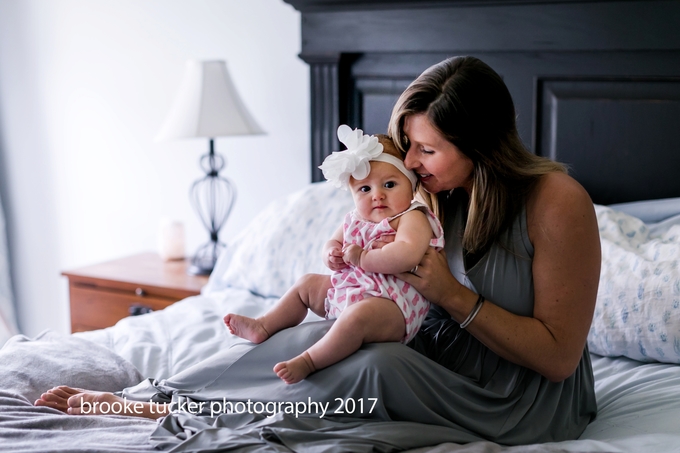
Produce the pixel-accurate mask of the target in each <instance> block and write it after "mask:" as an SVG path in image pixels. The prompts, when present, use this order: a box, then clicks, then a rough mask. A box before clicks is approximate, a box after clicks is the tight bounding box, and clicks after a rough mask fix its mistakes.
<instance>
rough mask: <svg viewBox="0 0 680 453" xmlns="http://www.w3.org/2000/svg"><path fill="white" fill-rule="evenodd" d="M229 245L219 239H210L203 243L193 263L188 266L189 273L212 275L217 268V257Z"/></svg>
mask: <svg viewBox="0 0 680 453" xmlns="http://www.w3.org/2000/svg"><path fill="white" fill-rule="evenodd" d="M226 247H227V246H226V245H224V244H222V243H221V242H218V241H210V242H207V243H205V244H203V245H202V246H201V247H200V248H199V249H198V250H197V251H196V254H195V255H194V257H193V258H192V259H191V265H190V266H189V267H188V268H187V274H189V275H210V274H211V273H212V271H213V269H214V268H215V263H217V258H218V257H219V255H220V253H221V252H222V251H223V250H224V249H225V248H226Z"/></svg>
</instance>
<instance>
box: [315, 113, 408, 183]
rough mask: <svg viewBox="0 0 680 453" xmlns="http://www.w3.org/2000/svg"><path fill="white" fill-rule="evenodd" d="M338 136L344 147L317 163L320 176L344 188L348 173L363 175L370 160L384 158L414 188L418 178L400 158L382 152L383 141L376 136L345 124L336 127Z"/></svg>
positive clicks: (359, 176)
mask: <svg viewBox="0 0 680 453" xmlns="http://www.w3.org/2000/svg"><path fill="white" fill-rule="evenodd" d="M338 140H340V142H342V144H343V145H345V146H346V147H347V149H346V150H345V151H334V152H333V153H332V154H331V155H330V156H328V157H326V159H324V161H323V164H321V165H320V166H319V168H320V169H321V171H322V172H323V176H324V177H325V178H326V179H327V180H328V181H329V182H331V183H333V185H335V187H338V188H341V189H345V190H347V187H349V177H350V176H352V177H353V178H354V179H356V180H357V181H361V180H362V179H365V178H366V177H367V176H368V174H369V173H370V172H371V164H370V163H369V162H371V161H378V162H387V163H388V164H392V165H394V166H395V167H397V169H398V170H399V171H401V172H402V173H403V174H404V175H406V177H407V178H408V180H409V181H411V188H412V189H413V190H415V189H416V183H417V182H418V178H417V177H416V175H415V173H413V172H412V171H411V170H408V169H407V168H406V167H405V166H404V162H402V161H401V160H400V159H398V158H396V157H394V156H392V155H390V154H387V153H383V145H382V144H381V143H380V142H379V141H378V137H375V136H373V135H366V134H364V131H362V130H361V129H354V130H352V128H350V127H349V126H348V125H346V124H342V125H340V127H338Z"/></svg>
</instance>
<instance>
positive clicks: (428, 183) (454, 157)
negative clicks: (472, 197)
mask: <svg viewBox="0 0 680 453" xmlns="http://www.w3.org/2000/svg"><path fill="white" fill-rule="evenodd" d="M404 133H405V134H406V136H407V137H408V140H409V143H410V146H409V149H408V150H407V153H406V158H405V159H404V164H405V165H406V168H408V169H410V170H413V171H414V172H416V174H417V175H418V177H419V179H420V182H421V184H422V185H423V187H424V188H425V190H427V191H428V192H429V193H437V192H442V191H445V190H447V191H448V190H451V189H457V188H459V187H462V188H464V189H465V190H466V191H467V192H468V193H470V190H471V189H472V171H473V169H474V166H473V164H472V160H471V159H470V158H469V157H467V156H466V155H465V154H463V153H462V152H461V151H460V150H459V149H458V148H457V147H456V145H454V144H453V143H451V142H449V141H448V140H446V139H445V138H444V137H442V135H441V134H440V133H439V132H438V131H437V130H436V129H435V128H434V127H433V126H432V124H431V123H430V120H429V119H428V118H427V116H425V115H424V114H422V113H419V114H416V115H410V116H407V117H406V118H404Z"/></svg>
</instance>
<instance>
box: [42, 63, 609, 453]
mask: <svg viewBox="0 0 680 453" xmlns="http://www.w3.org/2000/svg"><path fill="white" fill-rule="evenodd" d="M390 134H391V135H392V137H393V138H394V139H395V141H396V142H397V144H398V145H399V146H401V148H402V151H403V152H404V153H405V165H406V166H407V167H409V168H410V169H412V170H414V171H415V172H416V173H417V174H418V175H419V178H420V183H421V188H422V192H421V194H422V196H423V197H424V198H426V199H427V200H429V201H430V204H431V205H432V207H433V209H434V210H435V212H437V213H438V215H439V216H440V217H441V219H442V220H443V224H444V229H445V231H446V244H447V245H446V249H445V252H446V253H437V252H435V251H434V250H430V251H428V252H427V253H426V255H425V257H424V258H423V260H422V262H421V263H420V264H419V265H418V266H416V268H414V269H413V270H412V272H411V273H406V274H400V278H401V279H403V280H404V281H406V282H407V283H409V284H411V285H413V286H414V287H415V288H416V289H417V290H418V291H419V292H420V293H421V294H423V295H424V296H425V297H426V298H427V299H429V300H430V301H431V302H433V303H434V304H436V305H433V309H432V310H431V311H430V314H429V315H428V317H427V319H426V320H425V323H424V324H423V327H422V328H421V331H420V332H419V333H418V334H417V336H416V338H415V339H414V340H413V341H412V342H411V343H410V344H409V346H411V348H408V347H405V346H403V345H401V344H398V343H382V344H370V345H365V346H364V347H362V349H360V350H359V351H357V352H356V353H355V354H353V355H352V356H350V357H348V358H347V359H345V360H343V361H342V362H340V363H338V364H336V365H333V366H331V367H328V368H326V369H323V370H320V371H318V372H316V373H314V374H312V375H310V376H309V377H308V378H307V379H304V380H303V381H301V382H299V383H297V384H295V385H286V384H284V383H283V381H281V380H280V379H278V377H277V376H276V374H274V373H273V372H272V369H271V367H272V366H273V364H274V363H276V362H278V361H280V360H283V359H285V358H288V357H293V356H295V355H298V354H300V353H301V352H302V351H304V350H305V349H307V348H308V347H309V346H310V345H311V344H313V343H315V342H316V341H318V339H319V338H321V336H323V335H324V334H325V332H326V331H327V330H328V328H329V326H330V321H324V322H319V323H308V324H303V325H300V326H298V327H294V328H291V329H287V330H284V331H282V332H279V333H278V334H276V335H275V336H274V337H273V338H272V340H268V341H265V342H264V343H262V344H260V345H257V346H255V345H238V347H234V348H231V349H229V350H226V351H224V352H223V353H220V354H218V355H216V356H213V357H211V358H210V359H207V360H206V361H204V362H202V363H200V364H197V365H195V366H194V367H192V368H190V369H188V370H186V371H184V372H182V373H180V374H178V375H176V376H174V377H172V378H170V379H167V380H164V381H161V382H153V383H152V382H151V381H145V382H142V383H141V384H140V385H138V386H137V387H135V388H132V389H126V390H124V391H123V392H121V393H119V394H118V395H116V396H114V395H112V394H95V393H90V392H86V393H81V391H80V390H78V389H69V388H57V389H53V390H51V391H49V392H47V393H45V394H43V396H42V397H41V399H39V400H38V401H37V402H36V404H40V405H46V406H51V407H54V408H58V409H60V410H64V411H67V410H68V411H69V413H75V414H77V413H82V412H83V411H82V408H83V402H85V403H88V404H90V403H94V402H97V401H99V402H107V403H109V404H108V405H107V407H110V406H111V404H113V403H114V402H115V401H116V400H115V398H119V399H120V398H127V399H129V400H131V399H137V400H140V401H148V400H149V398H151V399H152V400H153V401H154V402H155V403H156V404H157V405H156V407H155V408H154V406H153V404H151V405H149V404H148V403H145V404H144V406H143V407H142V406H140V407H141V409H140V413H138V414H129V415H141V416H147V417H151V418H158V417H160V416H164V415H166V414H167V413H168V411H169V410H171V406H162V408H161V407H159V406H158V402H167V403H170V402H172V404H173V405H174V406H173V407H175V408H178V407H187V405H189V407H191V406H190V405H191V404H194V406H193V407H194V408H197V407H199V406H200V408H201V410H200V413H201V414H204V415H211V416H212V415H216V414H215V413H214V409H215V408H217V409H220V404H219V403H220V402H225V404H226V402H229V401H246V400H248V401H249V402H250V401H251V399H253V400H257V401H259V402H264V401H267V402H272V401H276V402H279V403H286V402H298V403H301V402H309V403H310V404H309V405H308V406H307V407H306V408H307V409H308V411H307V412H308V415H309V414H311V415H312V417H311V418H310V417H307V418H304V423H302V422H300V421H299V420H298V418H297V417H298V414H297V413H296V414H295V417H294V418H292V416H290V417H288V418H285V416H283V418H281V419H277V420H278V421H272V422H271V423H274V424H275V425H276V424H278V425H276V426H277V427H283V428H286V429H285V430H280V431H277V436H279V438H281V436H285V435H286V434H285V433H286V432H295V433H298V434H296V435H293V436H291V437H289V438H287V440H286V441H284V443H285V442H293V441H294V440H295V439H298V440H299V439H300V438H305V437H304V436H301V435H299V432H300V431H299V430H302V431H304V430H308V429H313V428H323V430H316V431H315V436H321V435H322V432H325V433H330V436H331V437H332V438H336V437H338V436H335V437H333V430H334V429H340V428H338V426H337V425H333V424H332V422H331V420H330V419H329V414H326V412H324V414H323V415H320V416H316V417H314V416H313V415H314V414H316V413H318V411H316V406H315V407H314V408H313V407H312V406H311V404H312V403H315V404H316V403H319V404H321V405H323V404H330V405H331V406H330V409H331V410H332V411H333V412H330V411H329V412H330V415H338V414H339V413H338V411H337V409H338V404H339V403H338V399H340V404H343V403H344V402H349V401H350V400H351V401H352V402H359V401H360V402H361V403H362V404H363V403H365V404H366V406H363V405H362V406H361V410H358V409H357V410H354V411H353V416H354V417H357V416H358V417H360V418H363V419H372V420H376V419H377V420H401V421H410V422H417V423H418V424H416V423H411V424H410V425H409V424H402V425H399V429H396V428H395V423H394V422H390V424H387V425H386V427H385V428H384V429H382V428H383V424H380V423H371V424H370V427H368V428H367V427H365V426H364V425H365V424H364V423H361V424H358V425H356V426H355V425H351V427H349V428H347V426H349V425H344V426H343V428H342V429H343V437H344V438H349V437H352V436H350V434H352V433H353V434H354V436H353V437H352V442H359V440H363V441H366V442H374V441H375V440H376V439H383V440H384V441H385V442H387V443H388V444H390V445H395V444H396V445H400V446H401V447H404V448H406V447H411V448H414V447H417V446H423V445H431V444H436V443H439V442H444V441H450V442H461V443H463V442H471V441H475V440H491V441H494V442H498V443H501V444H509V445H511V444H512V445H516V444H529V443H536V442H546V441H560V440H565V439H575V438H577V437H578V436H579V435H580V434H581V432H582V431H583V430H584V429H585V427H586V425H587V424H588V422H589V421H590V420H591V419H592V417H594V416H595V413H596V403H595V395H594V390H593V375H592V369H591V366H590V359H589V355H588V351H587V348H586V335H587V332H588V329H589V326H590V322H591V318H592V313H593V309H594V305H595V297H596V293H597V285H598V279H599V266H600V246H599V235H598V229H597V224H596V220H595V214H594V209H593V205H592V203H591V201H590V199H589V197H588V195H587V193H586V192H585V191H584V189H583V188H582V187H581V186H580V185H579V184H578V183H577V182H575V181H574V180H573V179H572V178H570V177H569V176H567V175H566V174H565V173H564V169H563V167H562V166H561V165H559V164H556V163H553V162H551V161H549V160H547V159H543V158H540V157H536V156H534V155H532V154H530V153H529V152H528V151H526V150H525V148H524V147H523V146H522V144H521V141H520V139H519V137H518V134H517V130H516V126H515V111H514V106H513V102H512V99H511V96H510V94H509V92H508V90H507V88H506V87H505V85H504V83H503V81H502V80H501V78H500V77H499V76H498V74H496V73H495V72H494V71H493V70H492V69H491V68H489V67H488V66H487V65H486V64H484V63H482V62H481V61H479V60H477V59H475V58H471V57H457V58H452V59H449V60H446V61H443V62H441V63H439V64H438V65H435V66H433V67H431V68H429V69H428V70H426V71H425V72H424V73H423V74H422V75H421V76H419V77H418V78H417V79H416V80H415V81H414V82H413V83H412V84H411V85H410V86H409V88H407V90H406V91H405V92H404V93H403V95H402V96H401V97H400V99H399V101H398V102H397V105H396V106H395V109H394V112H393V114H392V119H391V121H390ZM425 356H426V357H429V358H430V359H432V360H428V359H427V358H426V357H425ZM216 403H217V406H216V407H215V404H216ZM249 404H250V403H249ZM100 407H101V406H100ZM263 407H264V406H263ZM326 407H328V406H326ZM357 407H358V406H357ZM369 407H370V410H369ZM244 408H245V406H244ZM87 409H88V412H89V413H91V409H92V406H87ZM279 409H281V407H279ZM283 410H285V407H284V409H283ZM190 412H191V411H190ZM347 412H348V411H345V413H344V414H342V415H344V416H347V415H348V413H347ZM191 413H193V414H195V413H196V412H191ZM233 415H238V414H227V415H223V416H221V418H220V419H221V421H220V423H219V425H220V426H230V429H229V432H228V434H225V437H224V439H225V445H226V444H229V442H232V440H233V439H234V436H235V435H236V434H235V433H242V434H243V433H245V434H243V435H244V436H245V437H243V439H250V440H248V442H250V441H251V440H252V439H253V438H258V439H265V438H267V435H269V436H270V434H267V435H265V434H262V435H259V434H253V430H258V429H263V428H262V423H264V422H263V421H262V420H261V419H254V420H250V419H248V420H244V419H238V418H235V419H231V420H229V417H231V416H233ZM187 417H188V416H187V415H186V414H178V415H173V416H171V417H166V418H165V420H164V421H163V424H162V428H159V429H160V430H161V431H160V432H159V434H158V436H157V438H158V439H161V440H158V442H159V443H160V444H162V445H168V444H172V442H173V441H172V440H168V436H170V437H171V438H172V439H175V437H173V436H176V439H175V443H180V442H181V441H182V439H184V437H183V436H184V435H185V434H184V433H185V432H188V431H191V432H192V433H194V434H193V436H192V437H191V439H190V440H191V442H193V444H192V445H194V446H195V445H196V444H201V445H205V446H206V448H208V447H209V448H213V447H214V446H215V436H216V434H215V432H214V430H212V431H211V429H212V428H211V426H210V424H202V425H201V424H200V423H199V422H198V421H197V420H196V417H193V418H191V417H189V418H187ZM223 417H224V418H223ZM324 417H325V418H324ZM274 418H275V417H274ZM274 418H272V420H273V419H274ZM267 423H269V422H267ZM296 423H297V424H296ZM300 423H302V425H300ZM281 424H283V425H281ZM362 429H363V430H366V431H361V430H362ZM187 430H188V431H187ZM244 430H245V431H244ZM296 430H297V431H296ZM348 430H349V431H348ZM352 430H355V431H352ZM356 430H359V431H356ZM350 431H351V432H350ZM381 436H382V437H381ZM395 436H396V437H395ZM316 439H317V440H318V439H319V437H316ZM414 439H425V440H424V441H423V440H420V441H419V442H425V443H424V444H423V443H420V444H419V443H411V444H407V442H410V441H413V442H415V440H414ZM229 445H231V444H229ZM286 445H289V444H286ZM352 445H355V444H352ZM348 448H349V447H348ZM349 449H350V450H351V449H353V447H352V448H349Z"/></svg>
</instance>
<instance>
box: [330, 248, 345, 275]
mask: <svg viewBox="0 0 680 453" xmlns="http://www.w3.org/2000/svg"><path fill="white" fill-rule="evenodd" d="M326 266H328V268H329V269H330V270H332V271H334V272H337V271H341V270H343V269H345V268H346V267H347V263H345V260H344V259H343V255H342V249H341V248H340V247H333V248H331V249H330V250H329V251H328V256H327V257H326Z"/></svg>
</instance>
